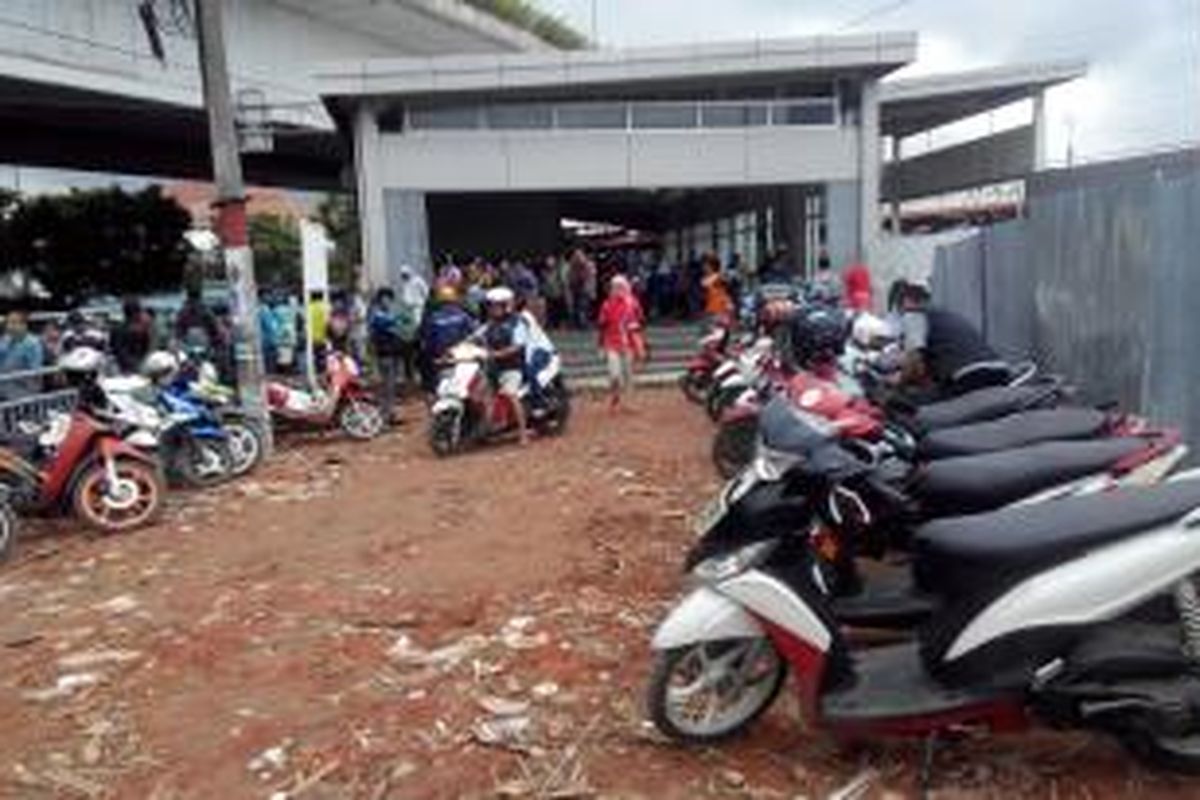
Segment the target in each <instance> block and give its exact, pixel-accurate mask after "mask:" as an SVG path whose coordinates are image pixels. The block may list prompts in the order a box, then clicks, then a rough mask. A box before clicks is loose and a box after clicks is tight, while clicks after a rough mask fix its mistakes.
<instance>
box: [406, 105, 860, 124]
mask: <svg viewBox="0 0 1200 800" xmlns="http://www.w3.org/2000/svg"><path fill="white" fill-rule="evenodd" d="M838 105H839V103H838V98H837V97H836V96H830V97H803V98H790V99H782V100H696V101H648V100H645V101H644V100H634V101H624V102H620V101H617V102H602V101H597V102H591V103H586V102H585V103H580V102H570V103H510V104H498V105H471V106H440V107H430V108H409V109H406V111H405V113H404V123H403V124H404V130H405V131H418V132H438V131H626V132H629V131H649V130H672V131H679V130H694V129H707V130H712V129H721V128H757V127H780V126H805V127H836V126H838V125H840V124H841V120H840V117H839V114H838Z"/></svg>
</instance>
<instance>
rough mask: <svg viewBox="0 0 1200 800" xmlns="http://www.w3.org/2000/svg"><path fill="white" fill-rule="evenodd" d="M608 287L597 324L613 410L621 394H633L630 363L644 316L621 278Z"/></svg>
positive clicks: (637, 343) (631, 289)
mask: <svg viewBox="0 0 1200 800" xmlns="http://www.w3.org/2000/svg"><path fill="white" fill-rule="evenodd" d="M609 286H610V287H611V288H610V290H609V293H608V299H607V300H605V301H604V305H603V306H601V307H600V314H599V316H598V318H597V325H598V327H599V329H600V350H601V351H602V352H603V353H604V357H605V360H606V361H607V363H608V381H609V388H610V392H611V396H610V401H609V406H610V408H612V409H613V410H614V411H615V410H617V409H618V408H620V407H621V399H622V395H623V394H629V393H631V392H632V391H633V361H634V357H635V355H636V354H637V351H638V349H639V347H641V342H643V341H644V340H643V339H642V336H643V333H642V325H643V324H644V316H643V314H642V306H641V303H639V302H638V299H637V297H636V296H635V295H634V293H633V287H632V286H631V285H630V283H629V280H628V279H627V278H626V277H625V276H624V275H616V276H614V277H613V279H612V282H611V283H610V284H609Z"/></svg>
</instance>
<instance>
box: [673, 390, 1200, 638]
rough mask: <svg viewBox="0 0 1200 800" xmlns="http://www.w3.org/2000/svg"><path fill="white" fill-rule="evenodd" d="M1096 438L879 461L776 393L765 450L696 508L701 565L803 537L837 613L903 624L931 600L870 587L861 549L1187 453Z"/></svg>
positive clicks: (1132, 434) (1152, 476)
mask: <svg viewBox="0 0 1200 800" xmlns="http://www.w3.org/2000/svg"><path fill="white" fill-rule="evenodd" d="M1125 433H1126V434H1127V435H1124V436H1113V437H1109V438H1106V439H1100V440H1096V441H1077V442H1048V443H1042V444H1037V445H1034V446H1031V447H1027V448H1023V449H1018V450H1008V451H1002V452H998V453H988V454H984V455H974V456H965V457H956V458H948V459H944V460H940V461H935V462H932V463H929V464H922V465H919V466H918V467H917V468H915V469H914V468H913V466H912V465H911V464H908V463H906V462H904V461H903V460H902V459H880V458H878V457H877V456H876V454H875V452H874V451H873V450H872V448H871V447H870V446H867V445H861V444H859V443H856V442H854V441H853V440H849V441H848V440H845V439H844V438H843V437H841V436H840V435H839V432H838V429H837V426H836V424H835V423H831V422H830V421H828V420H826V419H823V418H820V417H817V416H815V415H813V414H811V413H808V412H805V411H803V410H800V409H797V408H796V407H795V406H794V405H793V404H792V403H790V402H788V401H786V400H784V399H782V398H781V399H777V400H775V401H773V402H772V403H771V404H770V405H769V406H768V407H767V409H766V411H765V412H764V414H763V423H762V436H763V438H762V444H761V450H760V453H759V457H758V458H756V460H755V462H754V464H753V465H752V466H751V467H750V468H749V469H747V470H745V471H744V472H743V473H742V474H741V475H740V476H739V477H738V478H736V479H734V480H733V481H732V482H730V484H728V485H727V486H726V487H725V489H723V490H722V491H721V492H720V493H719V494H718V495H717V496H716V497H715V498H714V499H713V500H712V501H711V502H710V503H709V505H708V506H707V507H706V508H705V509H704V510H703V511H702V512H701V513H700V515H699V516H698V518H697V522H696V532H697V534H698V536H699V537H700V538H699V541H698V543H697V545H696V546H695V547H694V548H693V550H692V552H691V553H690V554H689V557H688V564H689V567H690V566H694V565H696V564H698V563H700V562H702V561H706V560H709V559H713V558H716V557H719V556H721V555H729V554H731V553H735V552H737V551H739V550H740V549H742V548H743V547H745V546H747V545H748V544H751V543H754V542H762V541H767V540H773V539H779V538H789V539H791V538H798V539H800V540H803V541H805V542H807V543H808V546H809V547H810V548H811V550H812V552H813V553H814V554H815V559H816V560H815V561H814V563H816V564H818V565H819V566H820V574H819V576H818V579H819V583H820V585H821V586H822V588H823V589H824V591H826V592H827V593H828V594H829V595H830V596H831V597H832V598H834V599H833V600H832V601H831V602H832V604H833V607H834V608H835V610H836V613H837V615H838V617H839V619H842V620H843V621H845V622H848V623H852V624H859V625H868V626H872V627H907V626H910V625H912V624H913V623H914V622H916V621H918V620H920V619H923V618H925V617H926V616H927V615H928V614H929V613H930V611H931V610H932V605H931V602H930V600H929V598H926V597H924V596H921V595H919V594H917V593H914V592H913V591H912V587H911V585H908V584H905V583H904V582H900V584H899V585H895V586H892V585H887V583H886V582H885V581H883V580H882V579H878V580H876V579H873V580H872V581H869V582H867V583H866V584H865V585H864V582H863V580H862V577H861V576H860V574H859V572H858V569H857V563H856V559H857V558H858V557H860V556H865V557H871V558H877V559H879V558H883V557H884V556H886V555H888V554H889V553H891V552H894V551H895V550H896V549H898V548H899V549H907V548H908V546H909V545H910V542H911V535H912V531H913V530H914V529H915V528H917V527H918V526H919V525H921V524H922V523H924V522H926V521H928V520H931V519H936V518H939V517H948V516H954V515H958V514H964V513H977V512H984V511H989V510H994V509H997V508H1001V507H1003V506H1008V505H1014V504H1017V505H1030V504H1036V503H1041V502H1045V501H1050V500H1057V499H1060V498H1065V497H1070V496H1076V495H1083V494H1091V493H1096V492H1101V491H1107V490H1111V489H1113V488H1117V487H1122V486H1126V487H1127V486H1144V485H1149V484H1154V483H1158V482H1160V481H1161V480H1162V479H1163V478H1164V477H1165V476H1166V475H1167V474H1169V472H1170V471H1171V470H1172V469H1173V468H1174V467H1175V466H1176V465H1177V464H1178V463H1179V461H1180V460H1181V459H1182V458H1183V457H1184V456H1185V455H1186V453H1187V448H1186V447H1185V446H1183V445H1182V444H1180V439H1179V435H1178V433H1177V432H1175V431H1153V430H1137V429H1135V428H1132V427H1131V428H1129V429H1128V430H1126V431H1125Z"/></svg>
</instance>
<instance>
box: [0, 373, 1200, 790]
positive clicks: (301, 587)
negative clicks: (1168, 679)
mask: <svg viewBox="0 0 1200 800" xmlns="http://www.w3.org/2000/svg"><path fill="white" fill-rule="evenodd" d="M639 400H640V408H639V412H638V413H636V414H632V415H627V416H620V417H616V418H614V417H612V416H610V415H609V414H608V413H607V412H606V410H605V409H604V407H603V405H602V404H600V403H599V402H597V401H594V400H588V399H586V398H580V399H579V402H578V412H577V416H576V418H575V420H574V421H573V425H572V430H571V431H570V432H569V434H568V435H567V436H566V437H564V438H562V439H559V440H553V441H541V442H536V443H534V445H533V446H532V447H531V448H530V449H529V450H525V451H523V450H521V449H519V448H516V447H512V446H500V447H493V448H489V449H487V450H484V451H480V452H476V453H473V454H469V455H465V456H462V457H459V458H456V459H452V460H445V461H441V460H437V459H435V458H434V457H433V456H432V455H431V454H430V453H429V450H428V447H427V446H426V443H425V441H424V436H423V434H424V431H423V427H422V425H421V416H420V412H419V411H418V410H417V409H415V408H410V409H409V414H410V417H411V419H412V422H411V423H410V424H409V425H408V426H406V427H405V428H404V429H403V430H401V431H400V432H398V433H395V434H390V435H388V436H387V437H385V438H383V439H381V440H379V441H377V442H374V443H371V444H366V445H360V444H352V443H347V442H342V441H333V440H330V441H325V440H319V439H318V440H308V441H298V440H289V441H287V442H285V443H284V452H283V454H282V455H281V456H280V457H279V458H277V459H276V460H275V461H274V462H272V464H271V465H269V467H268V468H266V469H264V470H262V471H261V472H260V474H258V475H256V476H253V477H251V478H248V479H245V480H243V481H241V482H239V483H236V484H232V485H229V486H226V487H223V488H221V489H219V490H216V491H211V492H208V493H204V494H200V493H190V494H188V493H179V494H178V495H176V496H174V497H173V498H172V501H171V507H170V508H169V510H168V513H167V514H166V515H165V517H164V520H163V522H162V523H161V524H159V525H158V526H157V527H155V528H153V529H150V530H145V531H141V532H138V533H134V534H130V535H127V536H122V537H119V538H109V539H89V538H87V537H85V536H81V535H79V534H78V532H77V531H75V530H73V526H72V525H71V524H69V523H65V522H59V523H32V524H30V525H29V526H28V530H29V531H30V534H31V535H30V536H29V538H28V539H27V540H25V541H24V542H23V543H22V547H21V551H20V553H19V555H18V557H17V559H16V560H15V562H14V563H12V564H10V565H8V566H7V567H6V568H5V569H4V571H3V573H0V600H2V602H3V607H4V609H5V613H4V615H3V619H2V620H0V797H5V798H7V797H14V798H42V797H80V798H153V799H154V800H181V799H182V798H272V800H282V798H293V797H304V798H314V800H319V799H320V798H370V799H371V800H383V798H467V797H469V798H476V797H478V798H483V797H604V798H681V799H682V798H703V797H744V798H785V799H786V798H799V797H810V798H817V797H827V796H834V795H835V794H836V796H839V797H842V798H847V799H848V798H857V797H878V798H885V797H886V798H892V799H893V800H895V799H896V798H901V797H915V796H916V777H915V775H916V772H915V767H916V765H917V764H919V762H920V748H919V747H917V746H916V745H913V744H910V743H893V744H887V745H879V746H875V747H872V748H870V749H865V750H864V749H859V750H846V749H839V747H837V746H836V745H834V744H833V743H831V742H830V741H828V740H826V739H824V738H822V737H821V736H820V735H818V734H815V733H811V732H806V731H805V729H804V727H803V725H802V724H801V723H800V722H799V720H798V718H797V712H796V705H795V703H794V702H793V701H792V700H791V699H790V698H789V697H787V696H785V697H784V698H782V699H781V701H780V702H778V703H777V704H776V706H775V707H774V708H773V709H772V711H771V712H770V713H769V714H768V715H767V716H766V717H765V718H764V719H763V720H762V721H761V722H760V723H759V724H758V725H757V726H756V727H755V728H754V730H753V732H752V733H751V735H749V736H747V737H745V738H743V739H741V740H739V741H736V742H733V743H731V744H729V745H727V746H724V747H721V748H719V749H706V750H688V749H682V748H678V747H674V746H671V745H669V744H667V743H665V742H663V741H661V740H660V739H659V738H658V737H657V736H656V735H655V734H654V733H653V731H652V730H650V729H649V728H648V726H647V725H646V723H644V721H643V715H642V710H641V693H642V690H643V686H644V682H645V678H646V674H647V671H648V668H649V648H648V640H649V637H650V634H651V632H652V630H653V627H654V625H655V624H656V622H657V621H658V620H659V619H660V618H661V616H662V614H663V613H664V610H665V609H666V608H667V607H669V605H670V603H671V602H672V600H673V598H674V597H675V596H676V593H677V592H678V591H679V589H680V585H681V583H680V578H681V575H680V573H679V569H680V564H681V561H682V555H683V553H684V552H685V550H686V547H687V544H688V540H689V534H688V532H687V525H686V517H687V515H688V513H689V512H690V511H692V510H694V509H695V508H696V506H697V505H698V504H699V503H700V502H702V501H703V500H704V499H706V498H707V497H708V496H709V495H710V494H711V492H712V491H713V490H714V489H715V488H716V486H717V483H716V480H715V478H714V476H713V471H712V469H711V467H710V465H709V462H708V457H707V449H708V444H709V441H710V436H711V431H710V428H709V425H708V422H707V420H706V419H705V418H704V415H703V414H702V413H701V412H700V411H699V410H697V409H695V408H692V407H689V406H687V404H686V403H685V402H684V401H683V400H682V399H681V398H680V397H679V396H678V395H677V394H676V393H675V392H670V391H662V392H655V393H647V394H644V395H642V396H641V397H640V398H639ZM933 778H934V783H933V787H934V792H933V793H932V796H935V797H939V798H975V797H979V798H984V797H988V798H991V797H998V798H999V797H1015V796H1018V795H1020V796H1024V797H1027V798H1034V797H1054V798H1101V797H1180V798H1182V797H1196V796H1198V795H1200V789H1197V788H1196V784H1194V783H1190V784H1189V783H1188V782H1186V781H1184V780H1182V779H1177V778H1172V777H1164V776H1160V775H1156V774H1152V773H1149V772H1146V771H1145V770H1142V769H1141V768H1139V767H1137V766H1135V765H1134V764H1133V763H1132V762H1131V761H1130V760H1129V759H1128V758H1127V757H1126V756H1125V755H1124V754H1123V753H1122V752H1121V751H1120V750H1119V749H1118V748H1116V747H1115V746H1113V745H1112V744H1110V743H1108V742H1106V741H1104V740H1101V739H1098V738H1094V737H1088V736H1082V735H1079V736H1074V735H1073V736H1063V735H1058V734H1052V733H1049V732H1042V733H1037V734H1033V735H1028V736H1024V737H1020V738H972V739H969V740H966V741H962V742H958V743H955V744H953V745H947V746H945V747H944V748H943V749H941V750H940V751H939V752H938V754H937V756H936V759H935V765H934V772H933ZM838 792H841V794H837V793H838Z"/></svg>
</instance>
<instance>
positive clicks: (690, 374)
mask: <svg viewBox="0 0 1200 800" xmlns="http://www.w3.org/2000/svg"><path fill="white" fill-rule="evenodd" d="M732 338H733V333H732V331H731V330H730V328H729V327H728V326H722V325H719V326H717V327H715V328H713V329H712V330H711V331H709V332H708V333H707V334H705V335H704V336H703V337H701V339H700V352H698V353H696V355H694V356H692V358H691V360H690V361H688V365H687V371H686V372H684V373H683V375H682V376H681V377H680V378H679V388H680V389H682V390H683V394H684V397H686V398H687V399H688V400H690V401H692V402H693V403H695V404H696V405H704V403H705V401H706V400H707V399H708V393H709V390H710V389H711V388H712V385H713V373H714V372H715V371H716V369H717V367H719V366H721V364H722V363H723V362H724V361H725V360H726V358H727V357H728V351H729V346H730V341H731V339H732Z"/></svg>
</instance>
